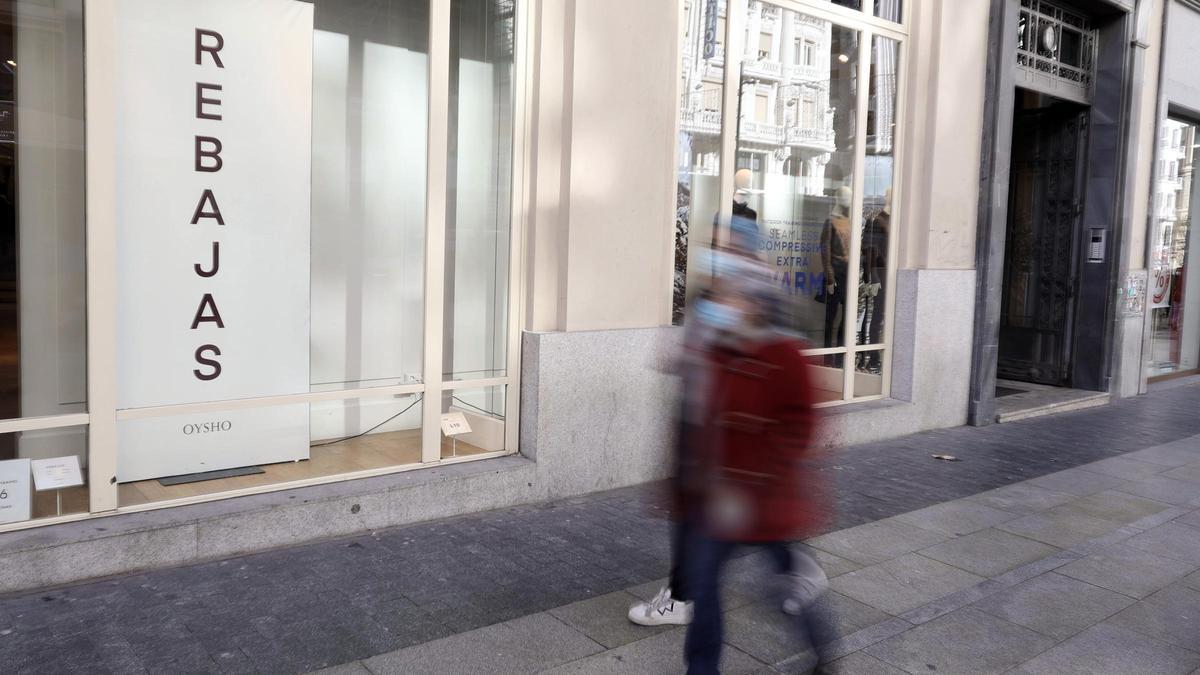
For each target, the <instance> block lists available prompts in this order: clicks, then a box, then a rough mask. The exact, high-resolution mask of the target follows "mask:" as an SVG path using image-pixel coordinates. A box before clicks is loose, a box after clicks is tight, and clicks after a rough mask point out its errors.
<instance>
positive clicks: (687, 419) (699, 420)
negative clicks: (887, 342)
mask: <svg viewBox="0 0 1200 675" xmlns="http://www.w3.org/2000/svg"><path fill="white" fill-rule="evenodd" d="M730 240H731V241H730V243H729V245H728V246H726V247H724V248H721V249H714V250H708V251H705V253H707V254H708V255H700V256H697V258H698V259H699V260H700V261H701V262H700V267H701V269H702V270H704V271H705V272H707V273H708V274H711V275H712V279H713V280H714V284H715V283H718V282H717V281H716V280H718V279H720V280H722V281H721V282H719V283H724V282H726V281H732V280H734V279H740V280H741V281H742V282H746V281H749V280H752V279H755V278H756V277H757V281H758V282H759V283H762V284H766V283H767V276H766V271H765V269H764V268H763V266H762V265H761V264H760V263H759V261H758V259H757V258H756V253H757V247H758V241H759V232H758V225H757V223H756V222H755V221H754V219H753V218H749V217H744V216H739V215H735V216H734V217H733V221H732V226H731V228H730ZM710 298H711V292H710V291H707V290H706V291H702V292H701V293H698V294H697V297H696V298H695V299H694V300H693V302H691V303H690V304H689V306H688V311H687V316H686V317H685V321H684V338H683V349H682V353H681V355H680V356H679V357H678V358H677V359H676V360H675V362H674V364H673V367H672V371H673V372H674V373H675V374H677V375H679V376H680V377H681V378H682V387H681V390H682V392H683V395H682V397H681V399H680V409H679V411H678V413H677V418H676V420H675V421H676V425H675V426H676V438H675V446H674V453H673V461H674V465H675V466H674V470H673V471H672V472H671V476H672V479H671V485H670V491H671V509H672V522H671V571H670V576H669V577H668V580H667V585H666V586H664V587H662V588H661V589H660V590H659V592H658V594H657V595H655V596H654V597H653V598H652V599H650V600H649V601H647V602H639V603H636V604H634V605H633V606H632V607H630V608H629V613H628V617H629V620H630V621H632V622H633V623H636V624H639V625H642V626H661V625H685V624H688V623H691V620H692V611H693V607H692V602H691V592H690V591H689V589H688V582H687V576H686V575H685V573H684V572H685V570H684V564H683V558H684V554H685V549H686V542H687V541H688V539H689V529H690V527H689V523H688V519H687V518H685V517H684V514H686V513H687V512H688V511H689V510H691V508H692V506H693V502H694V501H695V500H696V499H697V495H696V494H695V483H697V481H696V480H694V479H691V478H687V477H685V473H688V472H689V471H690V467H691V464H692V461H691V460H692V458H693V457H694V453H691V452H689V449H688V448H687V447H686V445H685V444H686V443H687V442H688V440H689V439H690V438H693V437H694V436H695V435H696V431H697V430H698V429H700V428H702V427H703V425H704V416H705V414H706V406H707V400H708V399H707V395H706V392H707V391H708V381H707V378H708V370H707V369H706V368H705V362H706V360H707V358H708V354H710V353H711V351H712V349H713V348H714V347H715V340H716V339H717V338H718V337H719V336H720V333H721V328H720V326H719V325H718V324H719V321H718V322H714V317H712V316H711V309H712V305H711V303H710V302H709V301H710Z"/></svg>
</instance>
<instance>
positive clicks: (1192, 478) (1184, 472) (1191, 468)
mask: <svg viewBox="0 0 1200 675" xmlns="http://www.w3.org/2000/svg"><path fill="white" fill-rule="evenodd" d="M1159 475H1161V476H1163V477H1164V478H1175V479H1177V480H1186V481H1188V482H1191V483H1200V462H1194V463H1192V464H1188V465H1186V466H1180V467H1176V468H1174V469H1171V470H1170V471H1164V472H1162V473H1161V474H1159Z"/></svg>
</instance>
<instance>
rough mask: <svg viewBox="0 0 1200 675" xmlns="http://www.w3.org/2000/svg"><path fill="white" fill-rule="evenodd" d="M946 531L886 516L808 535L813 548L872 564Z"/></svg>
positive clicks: (929, 543) (935, 540)
mask: <svg viewBox="0 0 1200 675" xmlns="http://www.w3.org/2000/svg"><path fill="white" fill-rule="evenodd" d="M948 538H949V537H948V536H947V535H944V534H941V533H938V532H933V531H930V530H926V529H924V528H920V527H917V526H916V525H912V524H909V523H905V522H903V521H899V520H896V519H894V518H889V519H887V520H881V521H878V522H874V523H869V524H867V525H859V526H858V527H852V528H850V529H848V530H841V531H839V532H834V533H831V534H826V535H822V536H820V537H816V538H814V539H809V540H808V542H807V543H808V544H809V545H810V546H812V547H814V548H819V549H821V550H823V551H828V552H829V553H832V554H834V555H837V556H841V557H843V558H846V559H848V560H853V561H854V562H857V563H861V564H864V565H873V564H876V563H881V562H883V561H885V560H891V559H892V558H896V557H899V556H902V555H904V554H905V553H911V552H912V551H916V550H918V549H922V548H926V547H929V546H933V545H934V544H937V543H940V542H943V541H945V540H946V539H948Z"/></svg>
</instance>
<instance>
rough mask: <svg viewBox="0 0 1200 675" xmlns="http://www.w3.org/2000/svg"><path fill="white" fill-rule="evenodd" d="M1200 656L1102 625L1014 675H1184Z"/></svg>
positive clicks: (1016, 671) (1045, 654)
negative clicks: (1135, 674) (1134, 674)
mask: <svg viewBox="0 0 1200 675" xmlns="http://www.w3.org/2000/svg"><path fill="white" fill-rule="evenodd" d="M1197 665H1200V654H1196V653H1195V652H1191V651H1188V650H1186V649H1180V648H1179V647H1175V646H1172V645H1169V644H1167V643H1165V642H1161V641H1159V640H1155V639H1153V638H1151V637H1148V636H1146V635H1142V634H1140V633H1136V632H1134V631H1130V630H1126V629H1124V628H1121V627H1119V626H1114V625H1111V624H1108V623H1101V624H1098V625H1096V626H1092V627H1091V628H1088V629H1087V630H1085V631H1083V632H1081V633H1079V634H1078V635H1076V636H1075V637H1073V638H1071V639H1069V640H1067V641H1065V642H1063V643H1061V644H1058V645H1055V646H1054V647H1052V648H1050V649H1049V650H1047V651H1045V652H1043V653H1041V654H1039V655H1037V656H1036V657H1034V658H1033V659H1032V660H1030V661H1028V662H1026V663H1024V664H1022V665H1021V667H1020V668H1017V669H1016V670H1013V671H1011V672H1012V673H1013V675H1130V674H1132V673H1138V674H1139V675H1183V674H1186V673H1190V672H1191V671H1192V669H1193V668H1195V667H1196V666H1197Z"/></svg>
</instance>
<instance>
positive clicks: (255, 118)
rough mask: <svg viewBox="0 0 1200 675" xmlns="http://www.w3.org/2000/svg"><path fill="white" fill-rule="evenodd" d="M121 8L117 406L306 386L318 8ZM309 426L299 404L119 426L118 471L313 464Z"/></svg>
mask: <svg viewBox="0 0 1200 675" xmlns="http://www.w3.org/2000/svg"><path fill="white" fill-rule="evenodd" d="M116 7H117V21H116V31H117V32H118V34H119V39H118V40H117V41H116V44H117V59H116V62H117V64H118V65H117V71H116V81H117V88H118V92H117V97H116V98H117V100H118V113H117V130H116V132H117V148H118V159H117V166H116V172H117V173H116V182H117V204H118V207H117V209H118V212H117V216H118V258H119V260H118V262H119V265H118V291H119V295H118V307H117V312H118V317H117V318H118V331H119V332H118V342H119V345H120V346H119V355H118V356H119V358H118V392H117V395H118V406H119V407H120V408H141V407H147V406H161V405H173V404H182V403H195V402H201V401H220V400H229V399H241V398H252V397H260V396H271V395H279V394H291V393H298V392H304V391H307V390H308V386H309V304H308V303H309V229H310V227H309V219H310V214H309V208H310V206H309V203H310V199H309V194H310V192H309V191H310V167H311V119H312V35H313V15H312V12H313V8H312V5H311V4H309V3H305V2H299V1H298V0H205V1H204V2H194V1H193V0H121V1H120V2H119V3H116ZM235 417H236V420H233V418H235ZM197 425H199V426H197ZM205 425H207V426H205ZM198 428H199V429H207V430H208V431H206V432H204V433H197V431H196V430H197V429H198ZM189 429H190V430H191V433H188V430H189ZM214 429H215V431H213V430H214ZM307 429H308V412H307V406H306V405H295V406H282V407H276V408H272V409H269V410H258V411H239V412H237V413H231V414H228V415H225V414H218V415H206V416H205V417H204V419H189V420H182V419H177V418H163V419H156V420H145V421H129V422H122V423H121V425H120V430H119V433H120V438H119V443H120V445H119V455H118V480H120V481H122V482H125V481H131V480H142V479H146V478H155V477H161V476H164V475H174V474H182V473H190V472H194V471H209V470H215V469H222V468H231V467H238V466H246V465H251V464H260V463H268V462H278V461H285V460H294V459H303V458H306V457H308V442H307V437H308V434H307ZM267 430H270V431H272V432H273V433H270V434H267V433H264V432H265V431H267Z"/></svg>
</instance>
